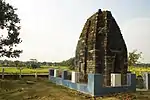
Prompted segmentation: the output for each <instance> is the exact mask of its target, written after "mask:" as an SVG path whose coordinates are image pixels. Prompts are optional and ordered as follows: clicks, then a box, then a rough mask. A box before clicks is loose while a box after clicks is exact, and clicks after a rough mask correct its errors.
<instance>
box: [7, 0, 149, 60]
mask: <svg viewBox="0 0 150 100" xmlns="http://www.w3.org/2000/svg"><path fill="white" fill-rule="evenodd" d="M6 1H7V2H9V3H10V4H12V5H13V6H14V7H16V8H18V11H17V14H18V15H19V18H20V19H21V26H22V29H21V35H20V37H21V38H22V40H23V42H22V43H21V44H20V45H19V46H18V48H21V49H23V51H24V52H23V53H22V54H21V56H20V58H18V59H19V60H25V61H26V60H29V59H31V58H35V59H37V60H39V61H62V60H66V59H68V58H70V57H73V56H74V54H75V49H76V44H77V41H78V38H79V35H80V33H81V31H82V28H83V26H84V23H85V22H86V19H87V18H88V17H90V16H91V15H92V14H93V13H95V12H97V11H98V9H102V10H110V11H111V12H112V15H113V16H114V17H115V19H116V21H117V23H118V25H119V27H120V29H121V32H122V35H123V37H124V39H125V42H126V44H127V47H128V51H132V50H133V49H137V50H138V51H140V52H143V58H144V59H142V60H141V61H143V62H150V52H149V51H150V50H149V49H150V40H149V37H150V28H149V27H150V11H149V10H150V6H149V5H150V1H149V0H6Z"/></svg>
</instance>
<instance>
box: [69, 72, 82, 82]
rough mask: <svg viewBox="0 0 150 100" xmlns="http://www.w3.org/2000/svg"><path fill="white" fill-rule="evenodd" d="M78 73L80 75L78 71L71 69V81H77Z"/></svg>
mask: <svg viewBox="0 0 150 100" xmlns="http://www.w3.org/2000/svg"><path fill="white" fill-rule="evenodd" d="M79 75H80V73H79V72H74V71H72V75H71V81H72V82H73V83H77V82H79Z"/></svg>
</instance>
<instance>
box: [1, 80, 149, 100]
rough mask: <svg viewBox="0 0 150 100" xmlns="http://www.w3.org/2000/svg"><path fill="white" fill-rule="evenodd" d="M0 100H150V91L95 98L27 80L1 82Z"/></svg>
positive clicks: (47, 82) (37, 81)
mask: <svg viewBox="0 0 150 100" xmlns="http://www.w3.org/2000/svg"><path fill="white" fill-rule="evenodd" d="M31 80H32V81H31ZM0 100H150V91H149V92H136V93H123V94H115V95H111V96H107V97H106V96H105V97H97V98H93V97H91V96H89V95H85V94H82V93H79V92H76V91H74V90H71V89H67V88H65V87H62V86H58V85H55V84H53V83H50V82H49V81H47V80H43V79H38V80H35V79H31V78H30V79H29V78H28V79H27V78H26V79H22V80H0Z"/></svg>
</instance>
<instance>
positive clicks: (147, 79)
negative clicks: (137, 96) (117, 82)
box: [142, 72, 150, 90]
mask: <svg viewBox="0 0 150 100" xmlns="http://www.w3.org/2000/svg"><path fill="white" fill-rule="evenodd" d="M142 76H143V81H144V82H143V84H144V87H145V88H146V89H147V90H149V89H150V73H148V72H144V73H143V75H142Z"/></svg>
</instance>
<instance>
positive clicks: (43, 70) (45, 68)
mask: <svg viewBox="0 0 150 100" xmlns="http://www.w3.org/2000/svg"><path fill="white" fill-rule="evenodd" d="M49 68H55V69H62V70H69V69H68V67H66V66H42V67H41V68H37V69H36V70H35V69H29V68H24V69H23V70H22V73H35V72H36V71H37V73H48V69H49ZM4 70H5V73H19V72H20V70H19V69H17V68H16V67H6V68H5V69H4ZM69 71H70V70H69ZM0 72H2V67H0Z"/></svg>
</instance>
